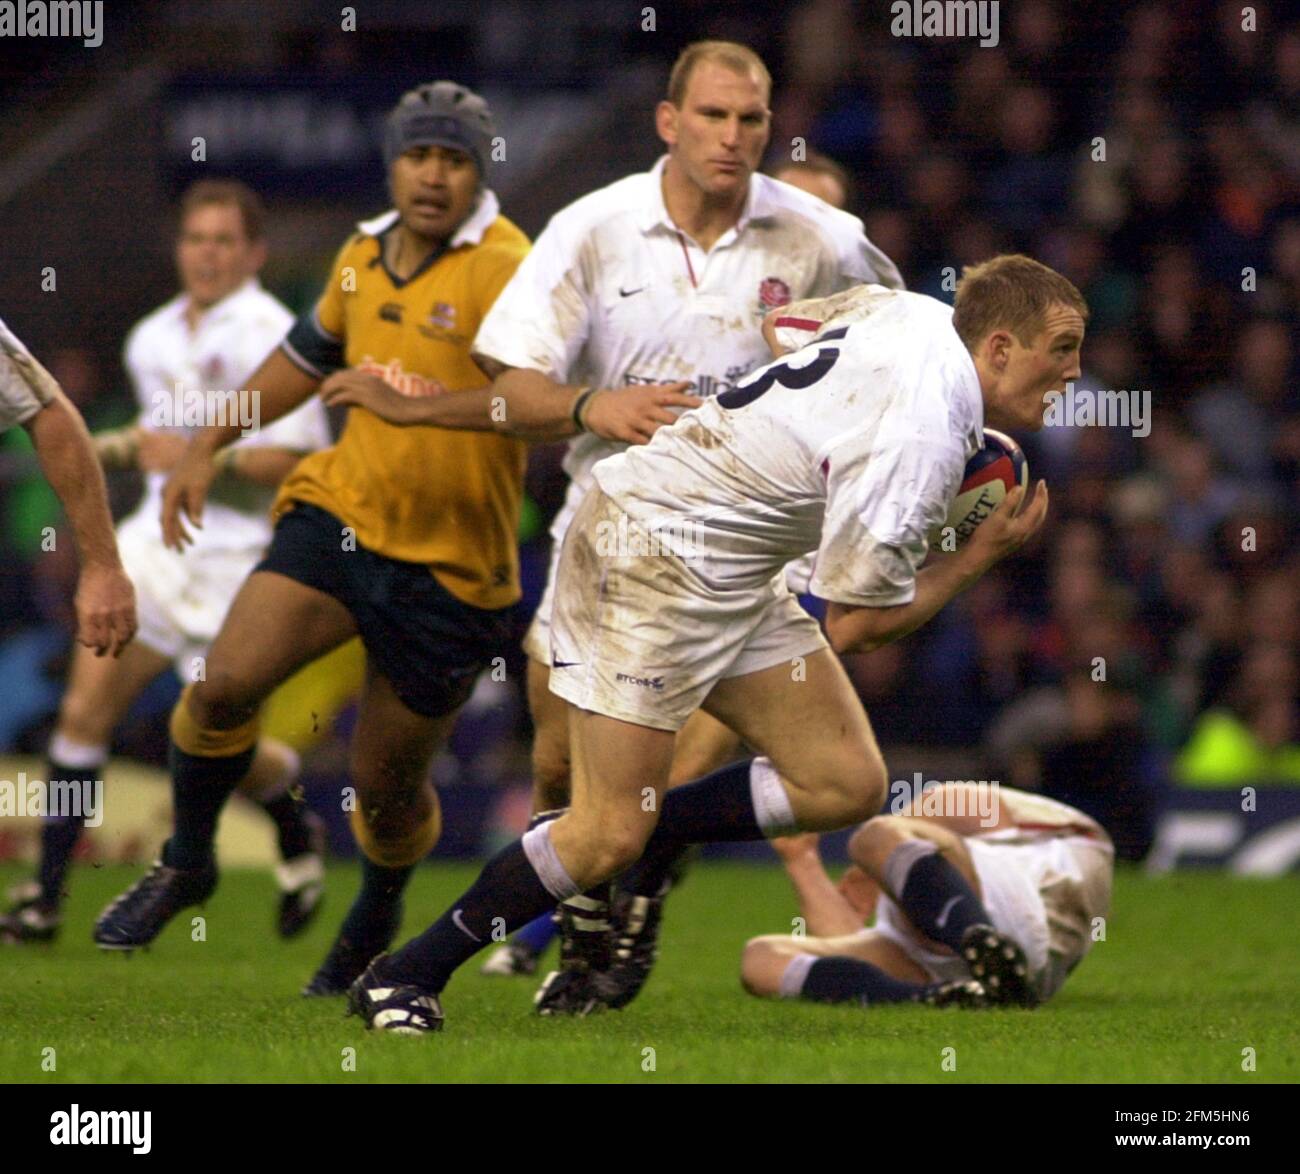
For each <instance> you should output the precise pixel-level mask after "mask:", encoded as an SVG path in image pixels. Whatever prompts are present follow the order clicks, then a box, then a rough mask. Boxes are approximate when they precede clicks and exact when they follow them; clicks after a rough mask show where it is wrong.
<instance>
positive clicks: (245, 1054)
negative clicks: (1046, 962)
mask: <svg viewBox="0 0 1300 1174" xmlns="http://www.w3.org/2000/svg"><path fill="white" fill-rule="evenodd" d="M473 873H474V869H473V868H471V867H469V866H460V865H456V866H452V865H445V864H438V865H431V866H428V867H426V868H422V869H421V870H420V871H419V873H418V875H417V877H416V878H415V880H414V881H413V883H412V885H411V889H410V892H409V894H408V898H407V917H406V925H405V927H404V935H407V934H410V933H413V932H416V931H417V930H419V929H421V928H423V926H424V925H425V924H427V922H428V921H429V920H430V919H431V918H432V917H433V916H434V915H435V914H437V913H439V912H441V910H442V908H443V907H444V906H445V905H446V903H447V902H448V901H450V900H451V899H452V898H453V897H454V896H455V895H456V894H457V893H458V892H460V891H461V889H462V888H463V887H464V886H465V884H466V883H467V882H468V881H469V880H470V879H471V877H472V876H473ZM138 875H139V870H137V869H124V868H103V869H88V868H79V869H76V870H75V871H74V874H73V876H72V897H71V901H70V903H69V908H68V918H67V922H66V923H65V931H64V937H63V939H62V940H61V941H60V942H59V943H58V944H56V945H54V946H52V947H40V948H23V949H17V948H12V947H10V948H3V947H0V1079H3V1080H6V1081H21V1082H31V1083H46V1082H58V1081H68V1082H85V1081H90V1082H98V1081H110V1082H131V1081H146V1082H151V1081H161V1082H192V1081H273V1082H278V1081H292V1082H313V1081H341V1082H354V1081H420V1082H430V1081H433V1082H437V1081H455V1082H463V1081H586V1080H593V1081H626V1082H642V1083H644V1082H651V1083H654V1082H680V1081H746V1082H753V1081H832V1082H848V1081H887V1082H899V1081H927V1082H941V1083H947V1082H953V1081H1013V1082H1014V1081H1050V1082H1055V1081H1084V1082H1094V1081H1096V1082H1110V1081H1195V1082H1199V1081H1206V1082H1216V1083H1217V1082H1225V1081H1226V1082H1244V1083H1252V1082H1269V1083H1272V1082H1278V1081H1281V1082H1294V1081H1296V1080H1297V1079H1300V1048H1298V1047H1297V1043H1298V1042H1300V983H1297V981H1296V974H1297V970H1298V968H1300V933H1297V921H1296V915H1295V910H1296V909H1297V908H1300V876H1289V877H1287V878H1284V879H1281V880H1275V881H1258V880H1240V879H1234V878H1232V877H1228V876H1225V875H1221V874H1211V873H1184V874H1176V875H1172V876H1168V877H1160V878H1150V877H1146V876H1144V875H1142V874H1140V873H1137V872H1132V871H1127V872H1122V873H1121V875H1120V876H1119V878H1118V881H1117V885H1116V894H1115V905H1114V909H1113V910H1112V916H1111V919H1110V922H1109V924H1108V926H1107V929H1106V940H1105V941H1103V942H1099V943H1098V944H1097V945H1096V946H1094V948H1093V951H1092V954H1091V955H1090V956H1089V957H1088V959H1087V960H1086V961H1085V962H1084V963H1083V965H1082V966H1081V967H1080V968H1079V970H1077V971H1076V972H1075V974H1074V976H1073V977H1072V978H1071V979H1070V981H1069V982H1068V983H1067V984H1066V986H1065V989H1064V990H1063V991H1062V992H1061V993H1060V994H1059V995H1058V996H1057V998H1056V999H1055V1000H1053V1001H1052V1002H1051V1003H1049V1004H1048V1005H1046V1006H1044V1007H1041V1008H1039V1009H1038V1010H1036V1011H1032V1012H1030V1011H1020V1010H1014V1011H1011V1010H1008V1011H986V1012H960V1011H951V1010H950V1011H933V1010H930V1009H927V1008H920V1007H894V1008H879V1009H873V1010H862V1009H859V1008H851V1007H817V1006H808V1005H802V1004H792V1003H775V1002H766V1001H760V1000H757V999H754V998H751V997H749V996H747V995H746V994H744V992H743V991H742V990H741V988H740V986H739V983H738V981H737V971H738V959H739V955H740V948H741V946H742V945H743V943H744V941H745V940H746V938H748V937H749V936H751V935H753V934H759V933H772V932H781V931H783V930H788V929H789V928H790V924H791V918H792V917H793V916H794V914H795V912H796V909H795V905H794V899H793V897H792V895H791V891H790V888H789V886H788V884H787V883H786V881H785V878H784V875H783V874H782V873H781V871H780V870H779V868H777V867H776V866H775V865H773V866H772V867H767V868H765V867H756V866H744V865H731V864H701V865H697V866H696V868H695V869H694V870H693V871H692V873H691V874H690V876H689V878H688V880H687V882H686V884H685V885H684V886H683V887H682V889H681V890H680V891H679V892H678V893H677V894H676V895H675V896H674V898H673V900H672V903H671V906H670V909H669V912H668V917H667V920H666V924H665V931H664V936H663V941H662V951H661V958H660V963H659V967H658V969H657V970H656V972H655V975H654V977H653V978H652V979H651V981H650V984H649V985H648V986H647V988H646V990H645V992H644V993H643V995H642V996H641V998H640V999H638V1000H637V1001H636V1002H635V1003H634V1004H633V1005H632V1006H631V1007H629V1008H628V1009H627V1010H625V1011H623V1012H622V1013H617V1014H606V1015H603V1016H598V1017H595V1018H591V1019H586V1020H578V1021H557V1020H543V1019H538V1018H537V1017H535V1016H533V1015H532V1014H531V996H532V992H533V989H534V986H535V980H532V979H502V978H492V979H488V978H483V977H481V976H480V975H479V974H478V972H477V963H474V964H471V965H470V966H468V967H466V968H465V969H464V970H462V972H461V973H460V974H459V975H458V976H457V977H456V979H455V980H454V981H453V982H452V984H451V985H450V986H449V987H448V989H447V993H446V998H445V999H444V1008H445V1010H446V1012H447V1025H446V1029H445V1031H444V1032H443V1033H442V1034H441V1035H439V1036H433V1037H426V1038H416V1039H412V1038H403V1037H395V1038H394V1037H384V1036H381V1035H378V1034H376V1033H367V1032H366V1031H364V1030H363V1029H362V1028H361V1025H360V1022H359V1021H358V1020H356V1019H345V1018H344V1016H343V1006H342V1001H341V1000H337V999H335V1000H326V1001H322V1000H305V999H302V998H300V997H299V996H298V988H299V987H300V986H301V985H302V983H303V982H304V981H305V979H306V978H307V977H308V976H309V975H310V974H311V972H312V970H313V969H314V967H315V965H316V963H317V962H318V961H319V960H320V957H321V956H322V955H323V953H324V951H325V949H326V948H327V946H328V944H329V940H330V936H331V935H332V933H333V931H334V929H335V927H336V926H337V924H338V920H339V918H340V917H341V916H342V913H343V910H344V909H345V907H346V904H347V902H348V901H349V900H350V898H351V896H352V893H353V891H354V888H355V885H356V878H357V872H356V869H355V867H353V866H348V865H338V866H336V867H334V868H332V869H331V872H330V878H329V883H330V891H329V897H328V899H327V904H326V907H325V911H324V913H323V915H322V917H321V919H320V920H319V921H318V923H317V924H316V925H314V926H313V927H312V929H311V931H310V932H309V933H308V934H307V935H305V936H304V937H303V938H302V939H300V940H298V941H295V942H293V943H290V944H284V943H281V942H280V941H279V940H278V939H276V938H275V936H274V934H273V932H272V929H271V925H272V916H273V905H274V900H275V893H274V887H273V883H272V880H271V878H270V876H269V875H265V874H262V873H255V872H235V871H232V872H229V873H227V874H226V875H225V876H224V877H223V879H222V883H221V887H220V888H219V889H218V891H217V894H216V896H215V897H214V898H213V899H212V901H211V902H210V903H209V905H208V907H207V909H206V910H205V911H204V915H205V917H206V933H207V940H206V941H202V942H195V941H192V940H191V931H190V922H189V920H188V917H182V918H181V919H178V920H177V922H175V923H173V924H172V925H171V926H169V927H168V929H167V930H166V932H165V933H164V934H163V935H162V937H161V939H160V940H159V941H158V942H157V943H155V945H154V947H153V948H152V949H151V950H150V951H149V952H147V953H142V954H137V955H135V956H132V957H130V958H126V957H123V956H121V955H113V954H102V953H100V952H99V951H98V950H97V949H96V948H95V947H94V946H93V945H92V943H91V941H90V926H91V923H92V921H93V919H94V917H95V915H96V913H97V912H98V910H99V909H100V908H101V907H102V906H103V905H104V904H105V903H106V902H107V901H108V900H109V899H110V898H111V897H113V896H114V895H115V894H116V893H118V892H119V891H121V889H122V888H123V887H124V886H125V885H127V884H128V883H130V882H131V881H132V880H133V879H135V877H137V876H138ZM24 876H25V873H23V872H21V871H20V870H19V869H17V868H15V867H12V866H9V867H6V868H3V869H0V883H3V884H6V885H7V884H10V883H13V882H14V881H16V880H19V879H22V878H23V877H24ZM195 912H197V911H195ZM50 1048H52V1049H54V1051H53V1053H50V1052H48V1051H46V1049H50ZM947 1048H952V1049H955V1053H954V1054H949V1057H950V1063H949V1067H951V1060H952V1059H953V1058H955V1061H956V1070H955V1071H949V1070H945V1069H944V1067H943V1063H942V1061H943V1058H944V1056H945V1054H946V1053H945V1052H944V1049H947ZM1247 1048H1253V1049H1254V1060H1255V1071H1254V1072H1250V1071H1246V1070H1244V1069H1243V1049H1247ZM347 1049H355V1071H351V1070H346V1069H345V1065H348V1064H349V1056H350V1053H349V1052H348V1051H347ZM648 1049H653V1050H652V1051H651V1050H648ZM51 1058H52V1060H53V1064H54V1066H55V1067H54V1070H53V1071H48V1070H46V1069H48V1068H49V1066H50V1062H51Z"/></svg>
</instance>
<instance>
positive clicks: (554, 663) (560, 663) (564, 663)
mask: <svg viewBox="0 0 1300 1174" xmlns="http://www.w3.org/2000/svg"><path fill="white" fill-rule="evenodd" d="M581 663H582V661H580V660H556V659H555V657H551V668H553V669H571V668H573V666H574V665H575V664H581Z"/></svg>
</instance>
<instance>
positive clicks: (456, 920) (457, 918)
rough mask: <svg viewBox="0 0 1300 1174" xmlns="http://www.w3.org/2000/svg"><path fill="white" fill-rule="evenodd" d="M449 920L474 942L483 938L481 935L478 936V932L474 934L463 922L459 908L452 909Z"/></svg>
mask: <svg viewBox="0 0 1300 1174" xmlns="http://www.w3.org/2000/svg"><path fill="white" fill-rule="evenodd" d="M451 922H452V924H453V925H454V926H455V927H456V928H457V929H458V930H460V932H461V933H463V934H464V935H465V936H466V937H467V938H472V939H473V940H474V941H476V942H481V941H482V940H483V939H482V938H481V937H479V936H478V934H476V933H475V932H474V931H473V930H472V929H470V927H469V926H468V925H466V924H465V921H464V919H463V918H462V917H461V915H460V910H459V909H456V910H453V912H452V915H451Z"/></svg>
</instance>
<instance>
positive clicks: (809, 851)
mask: <svg viewBox="0 0 1300 1174" xmlns="http://www.w3.org/2000/svg"><path fill="white" fill-rule="evenodd" d="M819 839H820V837H819V836H817V835H814V834H811V833H810V834H806V835H797V836H781V837H779V838H777V839H775V840H773V841H772V847H773V849H774V850H775V851H776V854H777V855H778V856H779V857H780V858H781V863H782V864H784V865H785V872H786V875H787V876H788V877H789V878H790V883H791V884H792V885H793V886H794V891H795V896H796V897H798V899H799V915H800V916H801V917H802V918H803V919H804V923H805V924H804V930H805V931H806V932H807V933H808V934H810V935H811V936H813V937H817V938H838V937H843V936H844V935H846V934H851V933H857V931H858V930H860V929H861V928H862V921H863V918H862V914H861V913H860V912H859V911H858V910H856V909H854V907H853V906H852V905H851V904H850V903H849V901H848V899H847V898H846V897H845V895H844V894H843V893H842V892H841V891H840V889H839V888H838V887H837V886H836V884H835V882H834V881H833V880H831V878H830V876H829V875H828V874H827V872H826V869H825V867H824V866H823V865H822V858H821V855H820V854H819V853H818V851H817V843H818V840H819Z"/></svg>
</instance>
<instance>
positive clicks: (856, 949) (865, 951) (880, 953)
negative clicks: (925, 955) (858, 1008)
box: [740, 929, 930, 998]
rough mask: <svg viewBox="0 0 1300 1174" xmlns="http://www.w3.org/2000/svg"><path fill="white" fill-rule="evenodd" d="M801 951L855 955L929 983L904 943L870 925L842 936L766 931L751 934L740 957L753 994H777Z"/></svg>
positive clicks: (744, 979) (900, 976) (891, 972)
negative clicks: (875, 929) (768, 932)
mask: <svg viewBox="0 0 1300 1174" xmlns="http://www.w3.org/2000/svg"><path fill="white" fill-rule="evenodd" d="M801 954H806V955H811V956H812V957H814V958H853V959H855V960H856V961H859V962H866V963H868V964H869V965H872V966H875V967H878V968H879V969H880V970H882V971H884V973H885V974H888V975H890V976H891V977H893V978H897V979H899V980H900V981H902V982H913V983H928V982H929V981H930V976H929V975H928V974H926V972H925V971H924V970H922V969H921V967H920V966H918V965H917V964H916V963H915V962H913V961H912V959H911V958H909V957H908V956H907V954H906V953H905V952H904V951H903V949H902V948H901V947H900V946H897V945H895V944H894V943H893V942H891V941H890V940H889V939H888V938H886V937H884V936H882V935H881V934H877V933H874V932H872V931H871V930H869V929H862V930H859V931H858V932H857V933H852V934H845V935H843V936H841V937H834V938H819V937H810V936H808V935H798V936H796V935H794V934H764V935H763V936H762V937H757V938H750V940H749V941H748V942H746V943H745V948H744V951H743V952H742V954H741V957H740V983H741V985H742V986H743V987H744V988H745V990H747V991H748V992H749V993H750V994H751V995H759V996H761V997H768V998H775V997H776V996H778V995H780V994H782V993H783V992H782V989H781V980H782V978H783V977H785V974H786V971H787V970H788V969H789V967H790V963H791V962H792V961H793V960H794V959H795V958H797V957H799V956H800V955H801Z"/></svg>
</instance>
